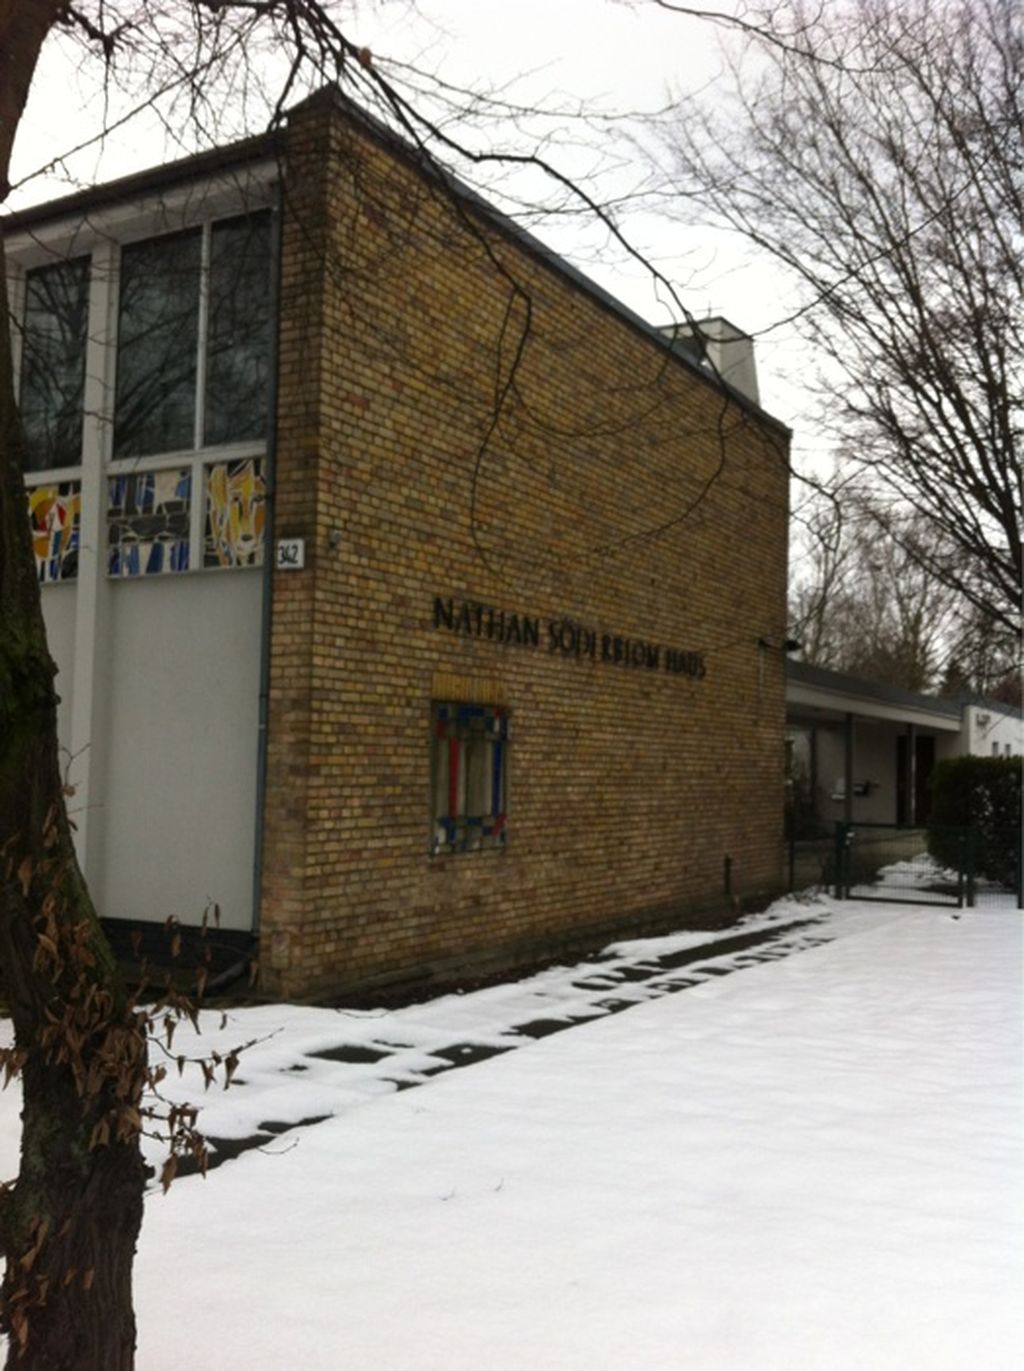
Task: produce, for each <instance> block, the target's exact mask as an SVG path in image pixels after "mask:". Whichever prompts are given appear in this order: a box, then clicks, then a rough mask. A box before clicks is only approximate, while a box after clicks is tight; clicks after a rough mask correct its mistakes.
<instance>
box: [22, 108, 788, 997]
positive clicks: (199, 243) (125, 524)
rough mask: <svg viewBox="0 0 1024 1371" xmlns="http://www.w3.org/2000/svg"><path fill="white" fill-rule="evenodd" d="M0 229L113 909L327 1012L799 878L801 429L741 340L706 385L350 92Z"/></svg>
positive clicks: (71, 741)
mask: <svg viewBox="0 0 1024 1371" xmlns="http://www.w3.org/2000/svg"><path fill="white" fill-rule="evenodd" d="M4 235H5V249H6V253H7V259H8V271H9V274H10V290H11V299H12V309H13V314H14V322H15V330H14V337H15V343H16V350H17V352H18V358H19V359H20V362H19V361H18V360H17V359H16V365H19V366H20V397H21V408H22V414H23V420H24V424H25V429H26V435H27V437H28V440H29V449H30V453H31V457H30V462H29V467H30V469H29V471H28V472H27V481H28V485H29V499H30V508H31V514H32V519H33V525H34V534H35V538H36V550H37V562H38V566H39V574H40V579H41V581H42V582H43V587H42V593H43V600H44V612H45V614H46V618H47V627H48V632H49V634H50V641H51V647H52V650H53V652H54V655H55V657H56V659H57V662H58V666H59V678H58V679H59V689H60V692H61V696H62V704H61V710H60V730H61V739H62V744H63V745H64V747H65V748H66V749H67V755H68V758H69V764H70V767H71V775H72V779H73V780H74V782H75V784H76V798H75V802H74V803H75V805H76V806H77V809H78V815H77V820H78V826H79V834H78V838H79V845H80V855H81V859H82V862H83V865H84V868H85V871H86V874H87V876H88V878H89V880H90V884H91V886H92V888H93V892H94V895H95V897H96V900H97V904H98V906H99V908H100V909H101V911H102V912H103V913H104V914H105V915H108V916H110V917H112V918H117V919H126V920H139V919H142V920H146V919H151V920H163V919H165V918H166V917H168V916H169V915H173V916H175V917H177V918H179V919H181V920H182V921H183V922H185V923H194V922H196V921H198V918H199V917H200V915H201V913H202V910H203V909H204V907H205V906H206V905H207V904H208V903H209V902H216V903H217V905H218V906H219V909H220V914H221V918H222V921H223V923H224V925H225V926H226V927H227V928H229V929H233V930H235V931H236V932H237V933H238V934H240V935H242V934H248V933H250V932H252V933H253V934H255V935H257V936H258V938H259V958H260V966H261V974H262V977H263V984H264V986H265V987H266V988H267V989H268V990H271V991H273V992H275V993H282V994H285V995H298V994H310V993H316V992H319V991H325V990H329V989H337V988H339V987H342V988H343V987H350V988H351V987H354V986H356V985H364V986H365V985H379V984H382V983H386V982H388V981H389V980H393V979H396V978H398V979H401V978H420V979H424V978H427V977H430V976H434V977H441V976H448V975H452V974H456V973H457V972H459V971H460V970H463V969H466V968H481V967H488V968H489V967H498V966H503V965H513V964H515V963H517V962H519V963H521V962H525V961H528V960H530V959H536V958H538V957H541V956H544V955H547V954H549V953H551V952H554V951H558V950H564V949H568V948H569V947H570V946H572V945H579V946H583V945H586V944H587V943H588V942H589V943H593V942H594V941H596V940H598V939H599V938H600V937H602V936H605V935H606V934H609V933H611V932H612V931H622V930H624V929H635V930H638V931H639V930H641V929H647V928H653V927H656V926H659V925H660V926H665V925H667V924H669V923H674V924H676V925H679V924H685V923H686V922H687V920H695V919H698V918H706V917H712V918H715V917H721V916H722V915H723V914H728V913H729V912H731V910H732V909H733V908H734V907H735V904H736V902H737V901H738V900H740V899H748V898H750V899H753V898H758V897H764V896H766V895H768V894H770V893H771V892H773V891H774V890H776V889H777V888H778V886H779V883H780V879H781V867H782V854H781V839H782V815H783V757H784V750H783V735H784V701H783V675H784V672H783V654H782V648H781V644H782V638H783V634H784V630H785V588H786V524H787V440H788V434H787V432H786V430H785V429H784V428H783V427H782V426H781V425H780V424H779V423H777V422H776V421H775V420H773V419H772V418H770V417H769V416H768V415H767V414H765V413H764V412H763V410H761V409H760V407H759V405H758V404H757V402H756V398H751V381H750V376H749V374H748V373H749V347H746V349H745V350H744V345H743V340H742V336H741V335H737V334H736V333H735V331H732V330H730V329H729V328H728V327H726V328H725V330H724V332H722V331H719V332H718V333H716V334H715V338H714V340H713V346H712V347H709V348H708V349H707V352H708V354H709V355H710V357H711V358H712V360H713V361H714V362H715V363H716V365H714V366H709V364H708V361H707V357H705V358H704V359H703V360H702V359H701V358H700V357H698V356H695V353H694V347H695V345H694V343H693V340H692V338H687V339H682V338H681V336H673V334H674V331H673V330H669V331H668V336H663V335H662V334H659V333H658V331H657V330H655V329H653V328H652V327H650V326H649V325H647V324H645V323H644V322H643V321H641V320H639V319H638V318H637V317H635V316H634V315H632V314H631V313H630V312H629V311H628V310H626V309H624V308H623V307H622V306H621V305H619V304H618V303H617V302H615V301H614V300H613V299H611V298H610V297H609V296H607V295H606V294H605V293H604V292H602V291H601V290H599V289H598V288H597V287H595V286H594V285H593V284H592V283H590V282H588V281H587V280H586V279H585V278H583V277H582V276H580V275H579V274H578V273H577V272H575V271H574V270H573V269H571V268H570V267H568V266H567V265H566V264H565V263H563V262H561V261H560V260H559V259H557V258H555V257H554V256H553V255H552V254H551V253H550V252H548V251H547V250H546V249H545V248H544V247H543V246H541V245H540V244H539V243H538V242H537V241H535V240H533V239H532V238H530V237H529V236H528V235H526V234H524V233H523V232H522V231H521V230H519V229H518V228H516V227H515V226H514V225H512V224H511V223H509V222H508V221H506V220H504V219H503V218H502V217H501V216H500V215H498V214H496V213H495V212H494V211H493V210H491V209H490V208H489V207H488V206H486V205H485V204H483V203H481V202H480V201H479V200H478V199H477V198H476V197H474V196H473V195H471V194H470V193H469V192H467V191H465V190H464V188H462V187H460V186H458V185H457V184H456V183H454V182H452V181H450V180H446V179H442V178H441V177H439V176H437V175H435V174H433V173H431V172H430V171H429V170H427V169H425V168H423V167H422V166H421V165H420V164H419V163H418V161H417V158H416V156H415V155H414V154H413V153H412V152H411V151H410V150H409V149H407V148H405V147H404V146H402V145H400V144H398V143H396V142H395V141H394V140H393V139H391V138H390V137H389V136H388V135H386V134H385V133H384V132H382V131H381V130H379V129H377V128H376V127H374V126H372V125H371V124H369V123H368V122H367V121H366V120H364V119H363V118H362V117H360V116H358V115H356V114H354V113H353V111H352V110H351V109H350V108H349V107H347V106H345V105H344V104H343V103H342V102H341V101H340V99H339V98H338V97H336V96H334V95H332V94H323V95H321V96H318V97H315V98H314V99H312V100H310V101H307V102H306V103H305V104H304V105H303V106H301V107H299V108H298V109H297V110H296V111H294V112H293V113H292V115H291V117H290V119H289V121H288V125H287V128H286V129H285V130H284V131H283V132H282V133H280V134H275V135H268V136H267V137H265V138H260V139H256V140H252V141H250V142H248V143H245V144H240V145H236V146H235V147H230V148H223V149H220V150H218V151H217V152H215V153H212V154H206V155H203V156H200V157H196V158H192V159H189V160H188V161H186V162H183V163H178V164H175V165H171V166H167V167H162V168H159V169H157V170H155V171H153V172H150V173H146V174H143V175H140V176H135V177H131V178H128V179H126V180H124V181H121V182H116V183H111V184H110V185H107V186H101V187H98V188H96V189H94V190H91V191H88V192H85V193H83V194H81V195H78V196H74V197H69V198H68V199H66V200H62V201H59V202H56V203H53V204H50V205H47V206H43V207H41V208H39V209H37V210H32V211H26V212H23V213H20V214H17V215H14V216H11V217H9V218H8V220H7V221H6V222H5V224H4ZM675 332H676V333H679V334H680V335H681V333H682V332H685V331H675ZM708 332H709V334H710V333H711V332H712V330H711V329H709V330H708ZM730 347H732V348H734V349H737V354H736V355H737V359H738V362H739V363H740V366H739V370H738V371H737V373H736V377H737V382H738V384H742V385H743V388H744V389H743V390H742V391H741V390H740V389H738V388H734V387H733V386H732V385H730V384H728V383H727V381H725V380H723V379H722V377H723V375H725V376H726V377H728V375H729V374H730V373H729V371H728V366H729V365H730V363H729V357H730V353H729V349H730ZM744 391H745V392H746V393H744ZM754 395H755V397H756V392H754Z"/></svg>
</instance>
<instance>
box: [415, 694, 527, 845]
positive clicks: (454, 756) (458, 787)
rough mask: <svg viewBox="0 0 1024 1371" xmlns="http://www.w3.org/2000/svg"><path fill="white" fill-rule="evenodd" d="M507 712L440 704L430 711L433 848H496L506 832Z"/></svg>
mask: <svg viewBox="0 0 1024 1371" xmlns="http://www.w3.org/2000/svg"><path fill="white" fill-rule="evenodd" d="M508 736H509V729H508V711H507V710H505V709H503V708H502V707H501V706H498V705H474V704H457V703H451V702H438V703H436V704H434V706H433V708H432V710H431V753H432V768H431V769H432V777H431V784H432V794H433V801H432V815H431V820H432V837H431V851H432V852H434V853H439V852H466V851H475V850H477V849H480V848H488V847H500V846H502V844H504V842H505V840H506V838H507V836H508V814H507V807H506V797H507V793H508Z"/></svg>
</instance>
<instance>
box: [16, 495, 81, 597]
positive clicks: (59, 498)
mask: <svg viewBox="0 0 1024 1371" xmlns="http://www.w3.org/2000/svg"><path fill="white" fill-rule="evenodd" d="M81 513H82V483H81V482H80V481H61V483H60V484H59V485H53V486H33V487H32V488H31V489H30V490H29V492H28V515H29V521H30V523H31V525H32V548H33V551H34V552H35V554H36V575H37V576H38V578H39V581H40V584H42V585H46V584H47V583H48V582H50V581H71V580H74V578H75V577H76V576H77V575H78V533H79V523H80V519H81Z"/></svg>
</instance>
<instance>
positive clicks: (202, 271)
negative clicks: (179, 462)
mask: <svg viewBox="0 0 1024 1371" xmlns="http://www.w3.org/2000/svg"><path fill="white" fill-rule="evenodd" d="M209 320H210V225H209V224H204V225H203V238H202V249H201V255H200V265H199V330H198V332H199V351H198V355H197V357H196V425H195V433H194V439H193V446H194V447H195V449H196V450H197V451H198V450H199V449H200V448H202V447H203V445H204V434H205V432H206V348H207V337H206V335H207V332H208V327H209Z"/></svg>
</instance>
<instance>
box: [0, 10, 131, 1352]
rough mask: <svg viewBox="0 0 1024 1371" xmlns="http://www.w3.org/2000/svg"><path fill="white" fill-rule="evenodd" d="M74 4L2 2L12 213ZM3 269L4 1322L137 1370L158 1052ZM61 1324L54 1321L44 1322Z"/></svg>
mask: <svg viewBox="0 0 1024 1371" xmlns="http://www.w3.org/2000/svg"><path fill="white" fill-rule="evenodd" d="M61 9H62V6H61V4H59V3H57V2H56V0H0V204H2V202H3V200H4V198H5V195H6V191H7V186H8V175H9V167H10V154H11V146H12V143H13V140H14V134H15V131H16V129H17V126H18V120H19V118H20V116H21V113H22V110H23V108H24V104H25V100H26V97H27V94H28V88H29V84H30V82H31V79H32V74H33V71H34V69H35V64H36V59H37V57H38V54H39V50H40V48H41V46H42V42H43V39H44V38H45V37H46V34H47V33H48V32H49V30H50V28H51V27H52V26H53V24H54V23H55V22H56V20H57V18H58V16H59V13H60V11H61ZM2 267H3V263H2V256H0V292H3V293H2V294H0V985H2V988H3V992H4V994H5V996H6V999H7V1002H8V1005H9V1008H10V1012H11V1016H12V1018H13V1021H14V1029H15V1048H14V1050H13V1051H12V1052H10V1053H7V1054H5V1055H6V1061H4V1062H2V1063H0V1065H2V1066H3V1067H5V1068H6V1069H7V1072H8V1074H10V1072H11V1071H13V1070H19V1069H20V1073H21V1077H22V1086H23V1099H24V1109H23V1114H22V1120H23V1132H22V1150H21V1166H20V1172H19V1175H18V1179H17V1181H16V1182H15V1184H14V1185H13V1186H11V1187H9V1188H6V1189H3V1190H0V1245H2V1249H3V1253H4V1255H5V1257H6V1259H7V1261H6V1270H5V1275H4V1281H3V1290H2V1324H3V1328H4V1330H5V1331H6V1332H7V1333H8V1336H9V1353H8V1365H9V1366H11V1367H14V1366H17V1367H18V1368H20V1369H21V1371H26V1369H28V1368H31V1371H35V1369H36V1368H46V1369H47V1371H51V1369H53V1371H56V1368H61V1369H62V1371H72V1368H74V1369H75V1371H101V1368H102V1371H123V1369H125V1368H130V1367H131V1366H132V1365H133V1362H134V1349H135V1322H134V1315H133V1312H132V1300H131V1268H132V1260H133V1257H134V1252H135V1244H136V1240H137V1236H138V1231H139V1226H140V1223H141V1220H142V1195H143V1184H144V1167H143V1162H142V1158H141V1154H140V1150H139V1114H138V1109H139V1101H140V1096H141V1091H142V1086H143V1081H144V1073H145V1065H146V1038H145V1032H144V1029H143V1026H142V1024H141V1023H140V1021H139V1020H138V1018H137V1017H136V1015H135V1013H134V1010H133V1008H132V1006H131V1003H130V1001H129V999H128V997H127V995H126V993H125V990H124V987H123V985H122V983H121V980H120V976H119V973H118V968H117V965H116V963H115V962H114V960H113V958H112V957H111V954H110V951H109V948H108V947H107V945H106V942H105V939H104V938H103V934H102V931H101V929H100V925H99V922H98V920H97V918H96V913H95V911H94V909H93V906H92V902H91V900H90V898H89V893H88V891H87V889H86V886H85V882H84V880H83V878H82V875H81V873H80V871H79V869H78V865H77V862H76V859H75V853H74V847H73V845H72V838H71V828H70V825H69V822H68V818H67V813H66V809H65V795H64V786H63V781H62V776H61V771H60V766H59V758H58V751H57V731H56V701H57V697H56V693H55V689H54V671H55V669H54V666H53V662H52V660H51V658H50V655H49V652H48V650H47V645H46V635H45V631H44V628H43V619H42V611H41V607H40V599H39V587H38V584H37V582H36V576H35V562H34V557H33V553H32V545H31V540H30V537H29V527H28V520H27V517H26V510H27V505H26V495H25V486H24V482H23V479H22V461H21V450H20V449H21V440H20V431H19V424H18V418H17V411H16V404H15V396H14V390H13V379H12V369H11V355H10V332H9V329H8V325H7V300H6V292H5V290H4V288H3V276H4V274H3V269H2ZM43 1311H45V1312H43Z"/></svg>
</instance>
